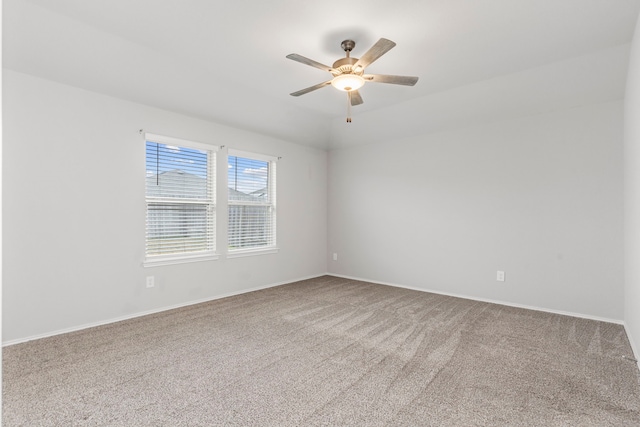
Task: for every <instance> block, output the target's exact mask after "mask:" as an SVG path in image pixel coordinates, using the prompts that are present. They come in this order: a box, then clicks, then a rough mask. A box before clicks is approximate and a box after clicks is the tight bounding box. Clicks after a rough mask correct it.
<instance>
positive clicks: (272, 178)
mask: <svg viewBox="0 0 640 427" xmlns="http://www.w3.org/2000/svg"><path fill="white" fill-rule="evenodd" d="M227 154H228V157H227V164H228V162H229V160H228V159H229V157H242V158H246V159H251V160H261V161H265V162H268V163H269V175H268V181H267V186H268V196H267V199H268V202H266V203H255V202H251V203H245V202H241V201H231V200H229V195H228V190H229V189H228V188H227V204H228V205H227V238H228V239H227V258H238V257H246V256H254V255H266V254H273V253H277V252H278V251H279V248H278V246H277V227H276V225H277V209H276V207H277V206H276V204H277V199H276V181H277V179H276V163H277V161H278V159H279V158H278V157H275V156H269V155H264V154H258V153H254V152H249V151H240V150H235V149H232V148H230V149H229V150H228V153H227ZM227 187H228V186H227ZM242 205H249V206H267V207H268V208H269V209H270V212H271V218H270V220H271V224H270V227H271V230H272V232H271V242H270V244H269V245H268V246H256V247H250V248H240V249H231V248H230V247H229V235H230V229H231V227H230V225H229V210H230V207H231V206H242Z"/></svg>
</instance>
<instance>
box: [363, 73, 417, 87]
mask: <svg viewBox="0 0 640 427" xmlns="http://www.w3.org/2000/svg"><path fill="white" fill-rule="evenodd" d="M362 78H363V79H365V80H366V81H368V82H376V83H392V84H394V85H405V86H413V85H414V84H416V82H417V81H418V78H417V77H411V76H388V75H385V74H365V75H364V76H362Z"/></svg>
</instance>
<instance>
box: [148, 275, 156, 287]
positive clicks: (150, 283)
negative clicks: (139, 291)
mask: <svg viewBox="0 0 640 427" xmlns="http://www.w3.org/2000/svg"><path fill="white" fill-rule="evenodd" d="M155 285H156V283H155V277H154V276H147V288H153V287H154V286H155Z"/></svg>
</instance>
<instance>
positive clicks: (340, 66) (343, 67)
mask: <svg viewBox="0 0 640 427" xmlns="http://www.w3.org/2000/svg"><path fill="white" fill-rule="evenodd" d="M356 62H358V58H351V57H349V58H340V59H338V60H337V61H336V62H334V63H333V68H334V69H336V70H338V71H340V74H352V73H353V65H354V64H355V63H356ZM362 71H364V70H362ZM362 71H361V72H360V73H354V74H362Z"/></svg>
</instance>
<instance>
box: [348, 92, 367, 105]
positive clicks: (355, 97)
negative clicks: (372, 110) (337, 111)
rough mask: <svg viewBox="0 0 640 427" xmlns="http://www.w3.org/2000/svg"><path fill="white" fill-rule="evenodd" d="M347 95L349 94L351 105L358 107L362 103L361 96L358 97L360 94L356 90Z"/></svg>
mask: <svg viewBox="0 0 640 427" xmlns="http://www.w3.org/2000/svg"><path fill="white" fill-rule="evenodd" d="M349 93H350V94H351V97H350V99H351V105H360V104H362V103H363V102H364V101H363V100H362V96H360V92H358V91H357V90H352V91H351V92H349Z"/></svg>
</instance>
